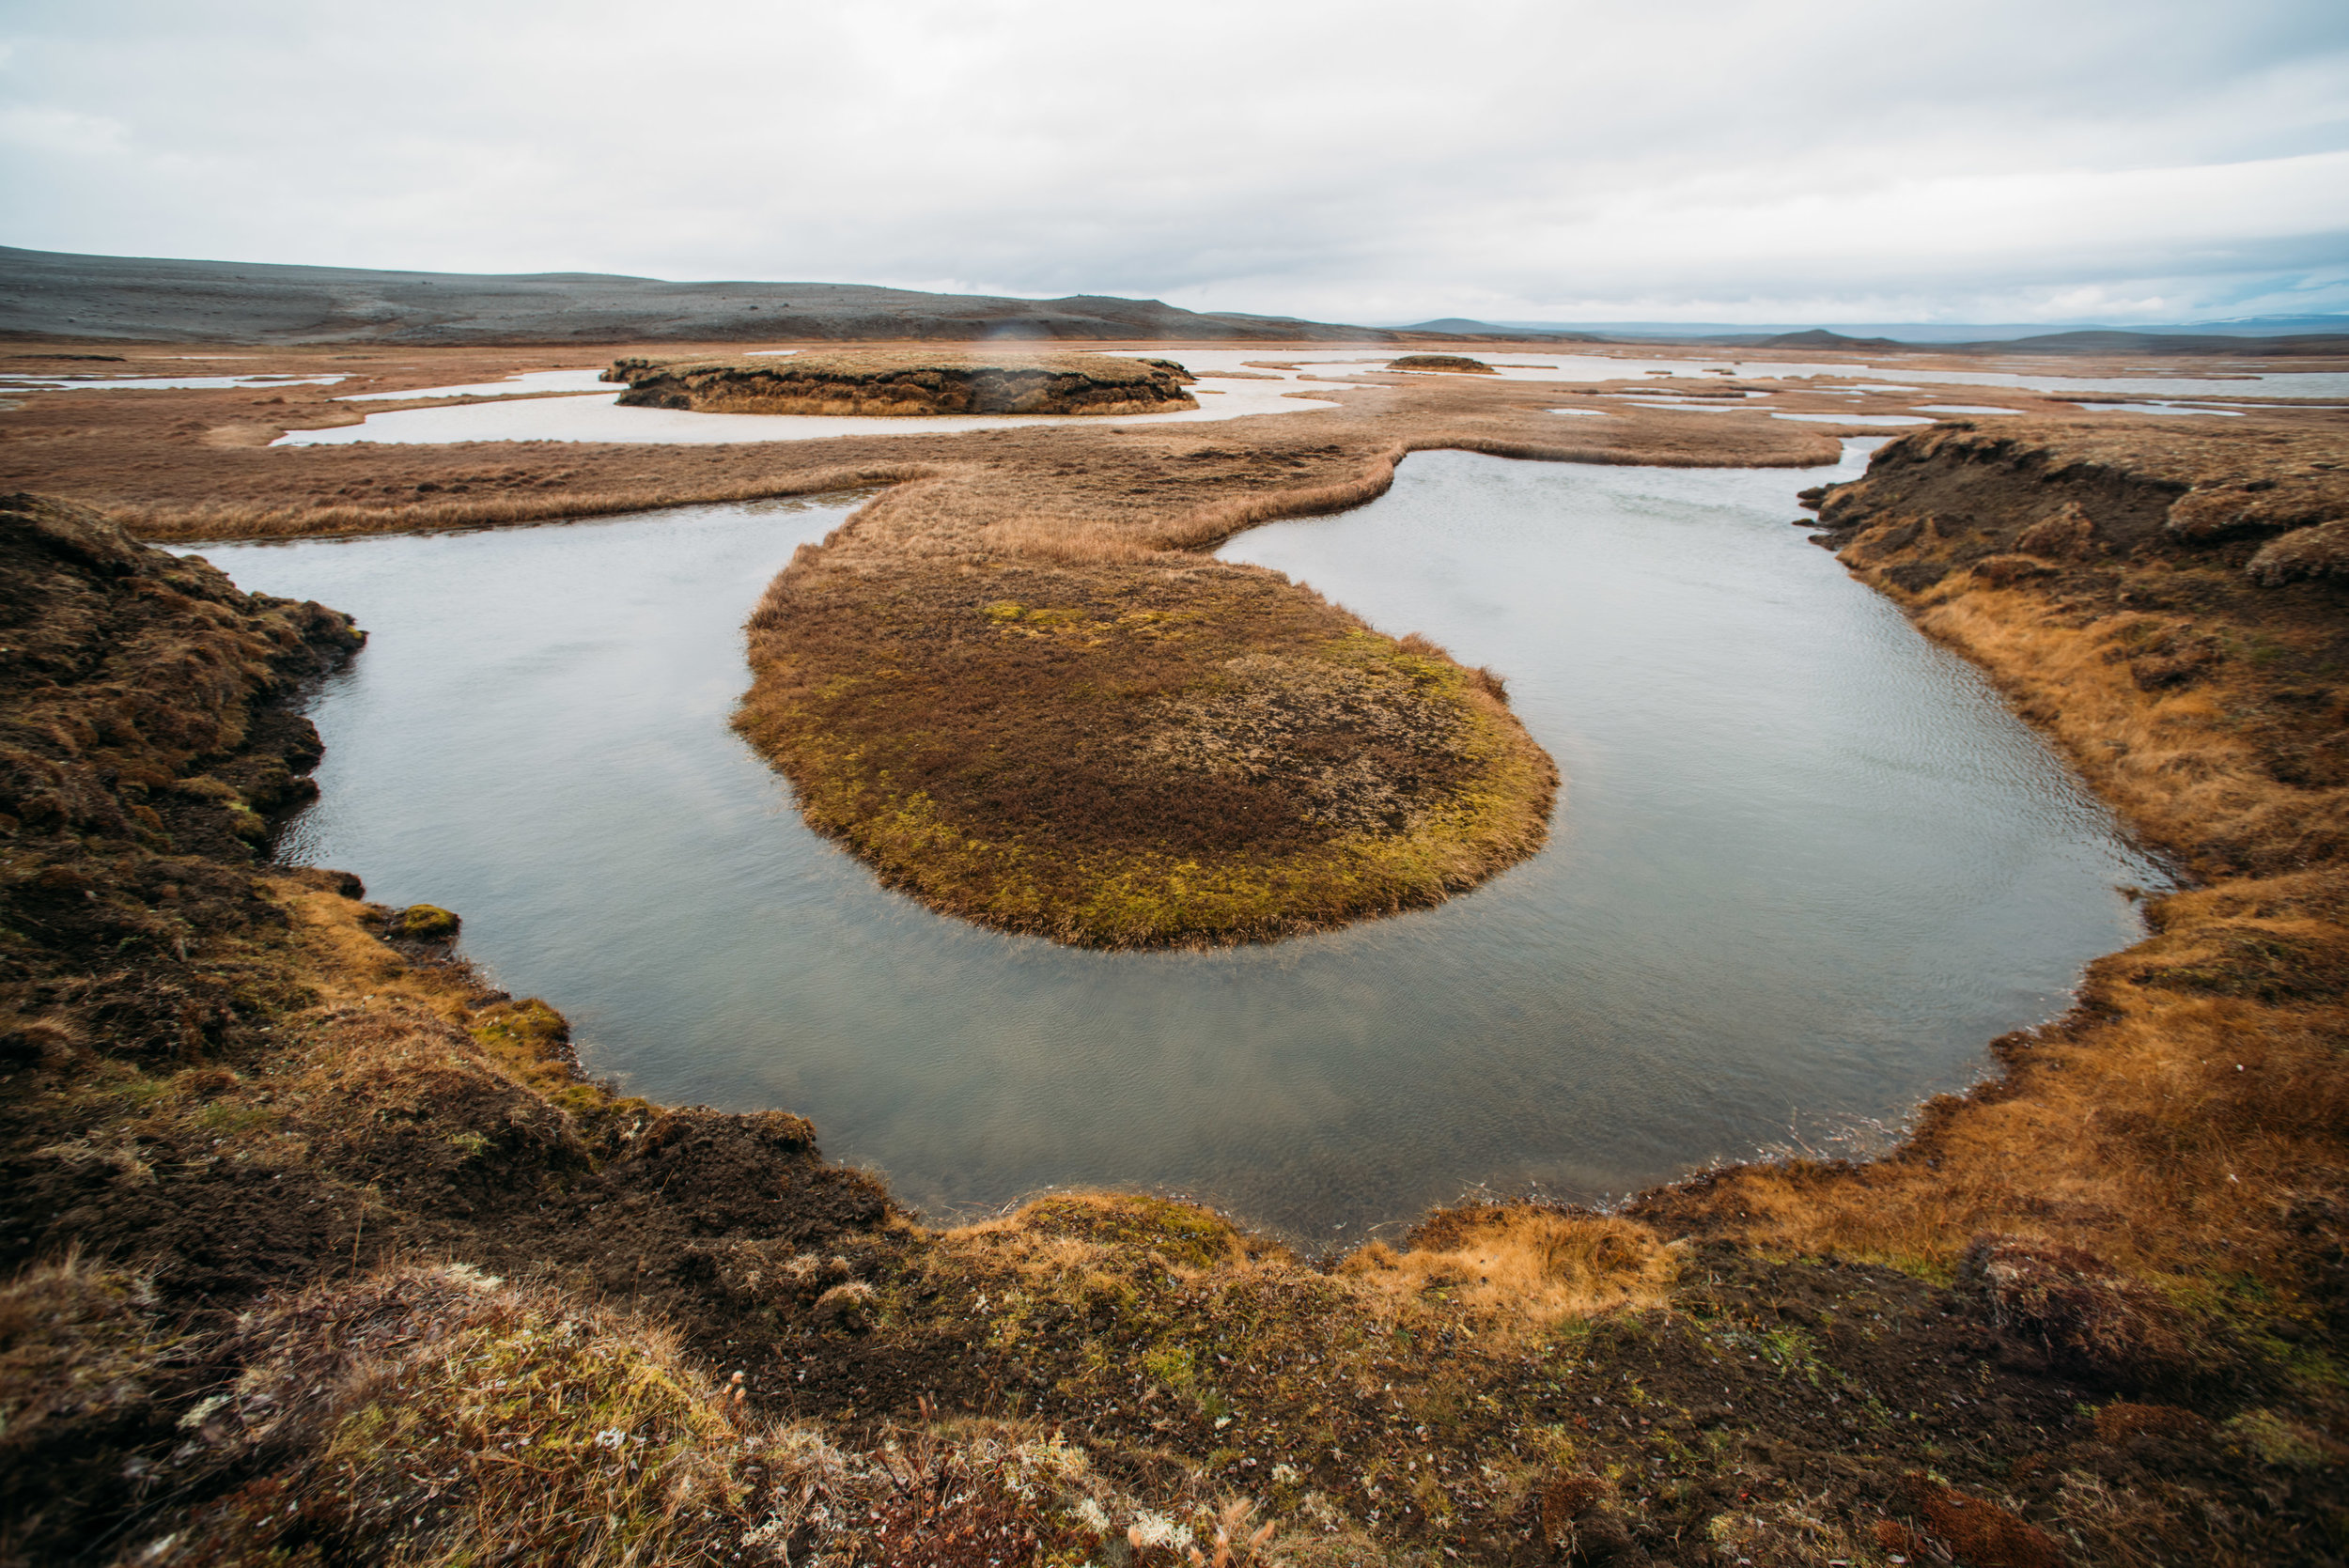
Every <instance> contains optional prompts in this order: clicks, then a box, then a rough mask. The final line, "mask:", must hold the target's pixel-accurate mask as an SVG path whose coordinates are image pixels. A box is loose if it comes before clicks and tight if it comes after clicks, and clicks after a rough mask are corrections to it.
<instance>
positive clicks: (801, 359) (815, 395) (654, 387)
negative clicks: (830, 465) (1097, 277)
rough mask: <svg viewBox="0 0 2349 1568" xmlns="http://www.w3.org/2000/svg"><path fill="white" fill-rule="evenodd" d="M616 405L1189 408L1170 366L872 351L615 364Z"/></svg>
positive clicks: (743, 409)
mask: <svg viewBox="0 0 2349 1568" xmlns="http://www.w3.org/2000/svg"><path fill="white" fill-rule="evenodd" d="M604 380H612V381H625V382H627V383H628V390H627V391H626V392H624V393H622V394H621V395H620V401H621V402H623V403H626V404H630V405H633V406H635V407H639V408H649V409H690V410H692V411H696V412H700V413H775V414H795V413H796V414H867V415H870V414H882V415H897V414H971V413H1014V414H1039V413H1049V414H1127V415H1130V414H1138V413H1170V412H1173V411H1177V410H1181V409H1195V408H1197V407H1198V406H1199V400H1198V399H1197V398H1195V397H1193V396H1191V395H1190V393H1188V392H1185V391H1184V390H1183V386H1184V383H1185V382H1187V381H1189V380H1191V378H1190V374H1189V373H1188V372H1186V371H1185V370H1184V369H1183V367H1182V366H1181V365H1175V364H1172V363H1171V362H1169V361H1166V360H1145V359H1126V358H1121V357H1119V356H1116V355H1112V354H1067V353H1063V354H1024V355H1012V356H1005V355H1003V354H993V355H982V354H972V353H955V354H940V353H939V352H937V351H936V350H934V349H933V350H929V351H927V352H915V351H911V350H906V349H894V350H893V349H863V350H859V351H856V352H849V353H842V352H830V353H801V354H791V355H787V356H772V357H768V358H761V359H714V360H663V359H646V358H642V357H638V358H628V359H621V360H618V361H615V362H614V364H613V366H612V368H611V369H609V370H607V371H605V372H604Z"/></svg>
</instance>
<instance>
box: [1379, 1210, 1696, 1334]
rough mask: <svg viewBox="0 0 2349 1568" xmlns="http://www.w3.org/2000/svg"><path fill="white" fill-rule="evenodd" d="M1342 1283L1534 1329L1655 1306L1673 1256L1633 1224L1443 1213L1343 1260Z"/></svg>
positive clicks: (1574, 1213) (1673, 1271)
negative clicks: (1451, 1302)
mask: <svg viewBox="0 0 2349 1568" xmlns="http://www.w3.org/2000/svg"><path fill="white" fill-rule="evenodd" d="M1339 1271H1340V1273H1342V1274H1343V1275H1344V1276H1346V1278H1347V1279H1350V1280H1353V1281H1357V1282H1359V1283H1361V1284H1362V1285H1364V1286H1367V1287H1368V1288H1370V1289H1371V1290H1372V1291H1374V1292H1376V1293H1377V1294H1379V1295H1383V1296H1388V1297H1390V1298H1395V1299H1404V1298H1410V1297H1415V1296H1420V1295H1423V1294H1424V1293H1426V1292H1429V1291H1434V1290H1446V1291H1449V1292H1451V1293H1452V1295H1453V1296H1454V1297H1455V1298H1456V1299H1457V1300H1459V1301H1462V1302H1464V1303H1466V1304H1468V1305H1469V1306H1470V1307H1471V1308H1473V1309H1475V1310H1478V1311H1481V1312H1490V1313H1493V1314H1494V1315H1495V1316H1497V1317H1500V1318H1501V1319H1503V1320H1507V1319H1513V1318H1514V1319H1520V1320H1523V1321H1525V1322H1527V1323H1529V1324H1532V1325H1544V1324H1549V1323H1555V1322H1557V1321H1559V1320H1561V1319H1563V1318H1567V1317H1576V1316H1585V1315H1588V1314H1590V1313H1593V1312H1613V1311H1618V1310H1622V1309H1626V1308H1643V1307H1655V1306H1659V1305H1661V1304H1662V1303H1663V1301H1664V1300H1665V1298H1666V1296H1667V1294H1668V1292H1669V1291H1670V1289H1671V1287H1672V1282H1673V1281H1675V1280H1676V1279H1677V1278H1678V1277H1679V1273H1680V1253H1679V1251H1678V1250H1676V1249H1675V1248H1673V1247H1672V1245H1670V1244H1669V1243H1667V1242H1666V1241H1665V1240H1664V1239H1663V1238H1662V1237H1661V1236H1659V1235H1658V1234H1657V1233H1656V1232H1655V1231H1653V1230H1651V1229H1650V1228H1649V1227H1647V1226H1645V1225H1642V1224H1640V1223H1638V1222H1636V1221H1633V1220H1628V1219H1615V1218H1612V1217H1610V1216H1605V1215H1596V1214H1591V1213H1588V1212H1585V1211H1579V1210H1573V1209H1561V1208H1552V1207H1548V1206H1547V1205H1543V1204H1537V1203H1484V1204H1473V1205H1470V1206H1467V1207H1463V1208H1457V1209H1447V1210H1443V1211H1441V1212H1440V1213H1439V1214H1438V1215H1436V1216H1435V1217H1434V1218H1432V1219H1429V1220H1427V1221H1425V1222H1424V1223H1423V1224H1422V1225H1421V1226H1420V1228H1419V1229H1418V1230H1416V1231H1414V1232H1412V1234H1411V1237H1410V1241H1409V1244H1408V1250H1404V1251H1399V1252H1398V1251H1395V1250H1392V1249H1390V1248H1388V1247H1387V1246H1386V1245H1385V1244H1384V1243H1382V1242H1373V1243H1371V1244H1370V1245H1369V1246H1368V1247H1365V1248H1363V1249H1361V1250H1359V1251H1357V1252H1354V1253H1351V1254H1349V1255H1348V1256H1347V1257H1346V1260H1345V1262H1344V1263H1342V1264H1341V1265H1339Z"/></svg>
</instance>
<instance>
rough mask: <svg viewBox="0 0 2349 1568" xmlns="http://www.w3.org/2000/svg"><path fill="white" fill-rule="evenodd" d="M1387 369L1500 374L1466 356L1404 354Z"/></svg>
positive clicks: (1485, 374)
mask: <svg viewBox="0 0 2349 1568" xmlns="http://www.w3.org/2000/svg"><path fill="white" fill-rule="evenodd" d="M1387 368H1388V369H1390V370H1448V371H1451V372H1452V373H1453V374H1455V375H1468V376H1498V375H1500V374H1501V372H1500V371H1498V370H1495V369H1494V368H1493V367H1492V366H1491V365H1486V363H1485V362H1484V361H1483V360H1481V359H1470V358H1469V357H1468V356H1467V355H1466V354H1405V355H1404V356H1403V357H1402V358H1401V359H1394V360H1389V361H1388V362H1387Z"/></svg>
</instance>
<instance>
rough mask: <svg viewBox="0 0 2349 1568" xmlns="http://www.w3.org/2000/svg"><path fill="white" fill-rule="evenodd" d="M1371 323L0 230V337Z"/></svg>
mask: <svg viewBox="0 0 2349 1568" xmlns="http://www.w3.org/2000/svg"><path fill="white" fill-rule="evenodd" d="M1396 336H1397V334H1393V333H1391V332H1384V331H1380V330H1378V329H1377V328H1372V327H1351V326H1340V325H1332V324H1330V323H1328V322H1322V321H1302V320H1297V319H1294V318H1288V317H1283V316H1247V315H1240V314H1237V313H1233V312H1215V313H1212V314H1202V313H1200V312H1196V311H1189V310H1182V309H1179V308H1177V307H1175V306H1174V305H1170V304H1165V303H1161V302H1159V301H1157V300H1126V299H1116V298H1112V297H1110V296H1107V295H1096V294H1072V295H1070V296H1068V297H1067V298H1066V299H1059V300H1016V299H1005V298H1000V297H996V296H992V295H982V294H927V293H923V292H921V291H919V290H915V289H910V288H878V287H868V286H865V285H862V284H839V283H668V282H664V281H662V280H661V279H659V278H638V277H626V276H620V275H616V274H612V273H603V272H525V273H476V272H380V271H375V270H372V269H367V268H355V267H300V266H286V265H279V264H275V263H260V262H233V261H181V260H166V259H156V258H146V257H133V256H74V255H69V254H65V253H61V252H55V251H30V250H19V249H16V248H13V247H9V246H0V339H6V338H17V339H23V338H84V339H88V340H90V341H93V342H133V343H250V344H270V343H280V344H297V343H395V344H400V343H405V344H414V345H416V346H418V347H440V346H448V345H463V344H497V343H533V344H564V343H583V344H584V343H661V342H669V343H733V342H757V341H760V340H763V339H770V338H780V339H794V338H798V339H807V338H830V339H837V340H842V341H856V340H869V339H876V338H917V339H930V340H946V341H957V340H958V341H972V342H975V341H981V340H985V339H991V338H1011V339H1041V340H1078V341H1084V340H1091V341H1120V340H1129V339H1146V340H1166V339H1201V340H1207V341H1216V342H1223V341H1232V342H1267V343H1274V342H1279V343H1294V342H1299V341H1343V342H1349V343H1361V342H1389V341H1393V340H1394V339H1395V338H1396Z"/></svg>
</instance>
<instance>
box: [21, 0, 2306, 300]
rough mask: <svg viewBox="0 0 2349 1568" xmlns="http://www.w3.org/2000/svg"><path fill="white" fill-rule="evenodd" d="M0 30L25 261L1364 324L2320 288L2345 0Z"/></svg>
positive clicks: (440, 12) (100, 17) (485, 12)
mask: <svg viewBox="0 0 2349 1568" xmlns="http://www.w3.org/2000/svg"><path fill="white" fill-rule="evenodd" d="M0 50H6V51H7V52H8V53H7V54H5V55H0V70H5V71H6V77H7V81H6V85H7V90H8V97H9V99H10V101H11V104H10V108H9V109H8V111H7V112H6V114H5V116H0V187H4V188H5V191H6V194H7V195H8V209H9V210H10V211H11V214H12V217H13V220H14V221H13V222H12V223H11V225H9V233H8V236H7V238H8V240H9V241H10V242H13V243H18V244H28V245H36V246H42V247H46V248H52V249H85V250H94V251H103V252H115V253H132V254H144V255H194V256H230V257H237V258H241V259H251V260H302V261H318V262H333V263H339V264H344V265H352V266H397V267H444V268H449V269H452V270H486V271H526V270H528V271H535V270H599V271H614V272H647V273H653V274H657V275H664V276H676V277H728V276H732V277H743V276H750V277H780V278H801V279H832V280H841V281H868V282H896V283H899V284H901V285H904V286H909V287H921V286H923V280H937V279H941V278H952V279H968V280H972V287H982V288H986V289H989V290H997V291H1003V292H1014V293H1036V294H1049V293H1063V292H1076V291H1088V292H1115V293H1141V294H1157V295H1159V296H1161V297H1165V298H1169V299H1172V300H1175V301H1176V302H1178V303H1187V304H1192V305H1196V306H1205V307H1208V308H1219V309H1246V310H1263V311H1295V312H1299V313H1301V314H1312V315H1319V316H1328V317H1336V318H1349V319H1389V320H1392V319H1398V318H1415V317H1422V316H1428V315H1435V314H1443V313H1452V312H1461V313H1467V314H1483V315H1502V316H1507V317H1511V318H1543V317H1555V318H1609V317H1616V318H1638V317H1648V318H1655V317H1659V316H1693V315H1707V314H1711V315H1714V316H1715V317H1716V318H1718V317H1719V313H1728V314H1729V315H1730V316H1732V317H1744V318H1765V317H1766V318H1771V319H1797V318H1812V317H1817V318H1830V319H1855V318H1864V317H1865V316H1867V315H1869V314H1870V312H1869V311H1868V310H1866V309H1863V308H1862V307H1863V306H1870V305H1872V304H1880V305H1882V306H1883V307H1885V308H1886V309H1891V308H1892V307H1895V306H1898V307H1899V308H1900V313H1901V314H1906V315H1927V316H1934V317H1942V318H1946V317H1947V316H1948V315H1949V314H1950V313H1951V312H1952V311H1976V310H1980V311H1987V312H1990V313H1992V314H1994V315H1998V316H2000V317H2002V318H2014V319H2033V318H2060V317H2061V313H2062V312H2065V311H2069V310H2072V309H2074V308H2076V307H2075V305H2074V304H2072V303H2068V302H2077V301H2103V302H2109V303H2107V304H2103V305H2100V306H2097V307H2094V308H2096V309H2099V310H2102V311H2104V312H2106V313H2110V314H2116V315H2121V314H2128V313H2133V312H2138V311H2150V312H2155V313H2160V312H2171V313H2186V314H2191V313H2194V312H2195V311H2198V310H2201V309H2203V308H2212V309H2218V308H2222V307H2223V308H2232V304H2234V303H2239V302H2241V301H2243V300H2246V299H2253V298H2269V297H2279V298H2286V299H2291V300H2295V301H2298V302H2301V303H2300V304H2298V305H2297V306H2295V308H2337V309H2349V272H2344V264H2345V263H2349V246H2344V242H2343V236H2344V235H2349V178H2345V176H2349V163H2344V161H2343V160H2344V157H2349V152H2345V151H2344V149H2349V12H2343V11H2342V10H2341V8H2339V7H2338V6H2337V5H2333V4H2316V5H2305V4H2284V3H2270V4H2260V3H2254V0H2237V3H2236V4H2233V5H2231V6H2230V7H2228V8H2223V9H2222V8H2216V7H2211V6H2207V5H2203V4H2201V3H2199V0H2170V3H2168V4H2161V3H2154V0H2139V3H2133V4H2131V3H2122V0H2067V3H2066V4H2064V5H2062V6H2054V7H2050V6H2046V5H2043V4H2026V3H2022V0H1986V3H1982V4H1976V5H1972V6H1968V8H1964V9H1963V10H1959V11H1953V10H1952V9H1950V8H1946V7H1941V6H1927V5H1921V4H1911V3H1908V0H1884V3H1880V4H1876V5H1874V6H1871V7H1869V8H1866V9H1865V11H1864V12H1861V13H1859V20H1855V13H1854V12H1852V11H1851V9H1850V8H1848V7H1845V6H1842V5H1830V4H1828V3H1826V0H1781V3H1773V4H1764V3H1760V0H1750V3H1749V0H1715V3H1710V4H1694V3H1687V4H1676V5H1672V6H1668V7H1655V8H1637V9H1635V8H1627V7H1622V6H1615V5H1597V4H1580V5H1560V4H1548V3H1544V4H1534V3H1514V0H1485V3H1475V0H1470V3H1466V4H1455V5H1454V6H1451V7H1447V8H1440V9H1439V8H1434V7H1429V6H1424V5H1404V4H1399V3H1393V0H1351V3H1347V4H1332V3H1329V0H1289V3H1286V4H1271V5H1266V4H1262V3H1260V0H1259V3H1251V4H1245V5H1243V4H1240V3H1238V0H1193V3H1192V4H1190V5H1187V6H1185V7H1183V8H1179V9H1162V10H1158V11H1143V10H1140V9H1136V8H1106V7H1100V6H1098V5H1092V4H1076V3H1073V0H1028V3H1021V0H955V3H951V4H949V3H944V0H938V3H932V0H899V3H890V0H877V3H874V4H868V5H862V6H857V7H851V8H829V7H819V6H816V5H810V4H774V3H771V0H759V3H752V0H709V3H706V4H699V5H687V6H678V7H666V8H654V7H645V6H642V5H639V4H632V3H631V4H625V5H623V4H618V3H585V0H572V3H564V4H513V5H505V6H500V7H496V8H476V7H471V6H460V5H456V4H451V3H445V0H412V3H411V4H410V5H408V6H404V7H401V8H393V9H374V10H368V11H361V10H357V9H355V8H318V7H315V6H308V5H303V6H296V5H292V4H254V5H244V6H240V7H237V8H188V7H183V6H179V5H175V4H163V3H156V4H148V5H135V4H122V5H113V6H108V7H105V8H90V7H87V6H84V5H77V4H54V3H53V4H39V3H20V4H19V5H18V6H16V7H14V8H11V10H10V11H9V12H8V15H7V17H6V18H5V19H0ZM2152 302H2159V303H2157V304H2156V303H2152ZM2077 308H2081V309H2087V308H2090V307H2086V306H2081V307H2077ZM2048 312H2054V313H2057V314H2056V315H2052V316H2050V315H2047V314H2046V313H2048ZM1877 318H1879V319H1882V318H1888V317H1884V316H1878V317H1877Z"/></svg>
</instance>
